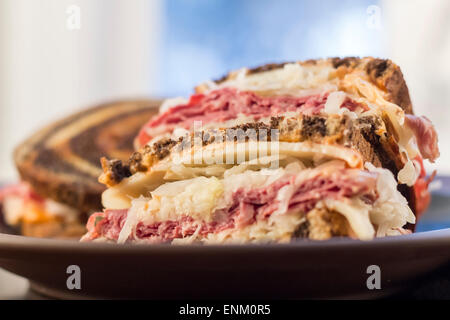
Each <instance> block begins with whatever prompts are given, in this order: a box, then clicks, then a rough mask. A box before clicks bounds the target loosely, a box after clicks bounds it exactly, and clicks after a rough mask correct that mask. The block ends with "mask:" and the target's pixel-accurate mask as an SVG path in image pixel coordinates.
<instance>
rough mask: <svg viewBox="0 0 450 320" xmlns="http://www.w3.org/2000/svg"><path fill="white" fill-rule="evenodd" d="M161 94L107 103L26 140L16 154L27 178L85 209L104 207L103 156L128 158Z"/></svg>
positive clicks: (62, 200) (49, 193)
mask: <svg viewBox="0 0 450 320" xmlns="http://www.w3.org/2000/svg"><path fill="white" fill-rule="evenodd" d="M159 104H160V102H159V101H156V100H134V101H132V100H130V101H120V102H112V103H106V104H103V105H100V106H97V107H94V108H90V109H86V110H84V111H81V112H78V113H76V114H73V115H71V116H68V117H66V118H64V119H62V120H60V121H57V122H55V123H53V124H51V125H49V126H47V127H45V128H43V129H42V130H40V131H39V132H37V133H35V134H34V135H33V136H32V137H30V138H28V139H27V140H25V141H24V142H23V143H21V144H20V145H19V146H18V147H17V148H16V149H15V152H14V160H15V163H16V166H17V168H18V171H19V173H20V176H21V178H22V179H23V180H24V181H26V182H28V183H29V184H30V185H31V186H32V188H33V189H34V191H36V192H37V193H38V194H39V195H41V196H42V197H44V198H51V199H53V200H55V201H57V202H60V203H63V204H67V205H69V206H71V207H73V208H76V209H78V210H80V211H81V212H91V211H95V210H101V208H102V206H101V200H100V199H101V197H100V195H101V193H102V192H103V191H104V189H105V187H104V186H103V185H102V184H100V183H99V182H98V181H97V179H98V177H99V175H100V174H101V173H102V170H101V165H100V158H101V157H104V156H106V157H108V158H117V159H123V160H125V159H128V157H129V156H130V155H131V154H132V152H133V139H134V137H135V136H136V134H137V132H138V131H139V129H140V127H141V126H142V125H143V124H144V123H145V122H146V121H147V120H148V119H149V118H150V117H151V116H152V115H154V114H155V113H156V112H157V108H158V106H159Z"/></svg>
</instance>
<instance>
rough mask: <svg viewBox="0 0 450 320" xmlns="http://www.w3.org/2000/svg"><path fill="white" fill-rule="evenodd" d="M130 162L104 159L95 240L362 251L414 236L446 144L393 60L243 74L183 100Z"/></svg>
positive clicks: (173, 104) (149, 127)
mask: <svg viewBox="0 0 450 320" xmlns="http://www.w3.org/2000/svg"><path fill="white" fill-rule="evenodd" d="M135 145H136V147H137V148H138V151H137V152H135V153H134V154H133V155H132V157H131V158H130V159H129V160H128V161H127V162H122V161H120V160H114V159H111V160H107V159H102V165H103V174H102V175H101V177H100V182H102V183H104V184H105V185H107V187H108V189H107V190H106V191H105V192H104V193H103V195H102V201H103V205H104V207H105V209H104V210H103V211H102V212H98V213H95V214H94V215H92V216H91V217H90V219H89V221H88V224H87V229H88V233H87V234H86V235H85V236H84V237H83V240H85V241H94V240H95V241H113V242H118V243H125V242H133V243H172V244H180V243H197V242H199V243H246V242H287V241H291V240H293V239H296V238H309V239H316V240H322V239H329V238H331V237H335V236H345V237H352V238H357V239H362V240H367V239H372V238H374V237H383V236H388V235H399V234H405V233H408V232H410V229H412V225H413V224H414V223H415V221H416V219H417V217H418V215H419V214H420V213H422V212H423V211H424V210H425V209H426V207H427V205H428V203H429V198H430V196H429V193H428V190H427V188H428V184H429V182H430V181H431V178H430V177H427V176H426V174H425V170H424V167H423V160H424V159H428V160H430V161H431V162H434V160H435V159H436V158H437V157H438V156H439V150H438V147H437V136H436V132H435V130H434V128H433V126H432V124H431V123H430V121H429V120H428V119H427V118H425V117H417V116H415V115H413V112H412V106H411V101H410V97H409V93H408V89H407V86H406V84H405V82H404V80H403V75H402V73H401V71H400V69H399V68H398V66H396V65H395V64H393V63H392V62H391V61H389V60H381V59H374V58H363V59H360V58H345V59H339V58H335V59H326V60H309V61H305V62H295V63H285V64H276V65H266V66H263V67H259V68H256V69H246V68H244V69H241V70H238V71H235V72H232V73H230V74H229V75H227V76H226V77H224V78H222V79H221V80H218V81H214V82H207V83H204V84H202V85H200V86H198V87H197V88H196V93H195V94H194V95H192V96H191V97H190V98H189V99H182V98H176V99H169V100H167V101H166V102H165V103H164V104H163V105H162V106H161V109H160V113H159V114H158V115H156V116H154V117H153V118H151V119H150V121H149V122H148V123H147V124H146V125H145V126H144V127H143V128H142V129H141V132H140V134H139V135H138V137H137V138H136V140H135Z"/></svg>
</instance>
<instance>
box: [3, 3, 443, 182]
mask: <svg viewBox="0 0 450 320" xmlns="http://www.w3.org/2000/svg"><path fill="white" fill-rule="evenodd" d="M368 55H369V56H376V57H387V58H391V59H392V60H394V61H395V62H396V63H397V64H399V65H400V66H401V67H402V69H403V72H404V74H405V77H406V80H407V82H408V84H409V87H410V92H411V95H412V98H413V104H414V107H415V111H416V113H417V114H426V115H427V116H428V117H429V118H431V120H432V121H433V122H434V124H435V125H436V127H437V129H438V132H439V135H440V148H441V158H440V159H439V160H438V162H437V164H436V166H435V167H437V168H438V170H439V172H440V173H448V174H450V154H449V153H448V152H447V150H448V149H449V147H450V59H449V57H450V1H448V0H386V1H383V0H380V1H376V0H347V1H342V0H341V1H336V0H322V1H317V0H314V1H313V0H311V1H309V0H305V1H300V0H278V1H272V0H133V1H125V0H70V1H68V0H0V181H13V180H14V179H16V172H15V169H14V166H13V163H12V160H11V153H12V150H13V148H14V146H15V145H16V144H17V143H18V142H20V141H21V140H22V139H24V138H25V137H27V136H29V135H30V134H32V132H33V131H34V130H36V129H38V128H40V127H42V126H43V125H45V124H46V123H47V122H48V121H50V120H54V119H57V118H59V117H61V116H64V115H66V114H68V113H71V112H73V111H75V110H77V109H80V108H84V107H87V106H90V105H95V104H98V103H101V102H105V101H109V100H113V99H120V98H130V97H148V96H151V97H167V96H180V95H181V96H186V95H189V94H190V93H191V92H192V88H193V86H195V85H196V84H198V83H199V82H202V81H204V80H207V79H211V78H213V79H214V78H218V77H220V76H222V75H223V74H225V73H226V72H227V71H228V70H230V69H235V68H239V67H243V66H256V65H259V64H263V63H268V62H276V61H284V60H300V59H308V58H318V57H330V56H368Z"/></svg>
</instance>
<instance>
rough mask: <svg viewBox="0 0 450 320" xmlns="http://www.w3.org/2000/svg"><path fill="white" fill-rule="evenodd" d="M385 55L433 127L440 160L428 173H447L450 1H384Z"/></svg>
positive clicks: (449, 165) (449, 156)
mask: <svg viewBox="0 0 450 320" xmlns="http://www.w3.org/2000/svg"><path fill="white" fill-rule="evenodd" d="M383 16H384V18H385V25H384V31H385V39H386V40H387V46H386V47H387V48H388V52H387V56H389V57H391V58H392V60H394V61H395V62H396V63H397V64H399V65H400V67H401V68H402V70H403V73H404V75H405V78H406V80H407V83H408V86H409V89H410V94H411V96H412V99H413V107H414V110H415V113H416V114H419V115H426V116H427V117H429V118H430V119H431V121H432V122H433V123H434V125H435V126H436V129H437V131H438V135H439V148H440V151H441V157H440V159H438V160H437V162H436V165H433V166H429V168H433V169H436V168H437V169H438V172H439V173H441V174H443V173H446V174H450V1H449V0H427V1H424V0H395V1H393V0H384V1H383Z"/></svg>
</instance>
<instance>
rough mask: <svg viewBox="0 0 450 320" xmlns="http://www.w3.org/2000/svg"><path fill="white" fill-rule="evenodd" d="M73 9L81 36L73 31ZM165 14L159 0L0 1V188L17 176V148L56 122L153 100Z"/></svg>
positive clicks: (78, 32) (76, 31)
mask: <svg viewBox="0 0 450 320" xmlns="http://www.w3.org/2000/svg"><path fill="white" fill-rule="evenodd" d="M71 5H76V6H78V7H79V8H80V9H81V28H80V29H75V30H70V29H69V28H67V20H68V19H70V14H69V13H67V12H66V10H67V8H68V7H69V6H71ZM160 13H161V5H160V1H159V0H133V1H126V0H69V1H68V0H1V1H0V181H4V180H5V179H7V180H12V179H14V178H15V176H16V173H15V169H14V166H13V163H12V161H11V152H12V150H13V147H14V146H15V145H16V144H17V143H19V142H20V141H21V140H22V139H24V138H25V137H27V136H28V135H30V134H31V133H32V132H33V131H34V130H36V129H38V128H39V127H42V126H43V125H45V124H46V123H47V122H49V121H50V120H53V119H56V118H59V117H61V116H63V115H65V114H67V113H70V112H72V111H74V110H76V109H78V108H82V107H86V106H88V105H91V104H95V103H99V102H104V101H105V100H111V99H115V98H121V97H133V96H143V95H151V94H152V90H151V88H152V83H155V79H154V78H153V77H152V75H154V74H156V73H157V72H156V70H157V67H158V65H157V61H158V57H157V54H158V50H157V49H158V43H159V38H158V35H159V34H160V30H159V28H160ZM70 21H74V20H70ZM72 25H73V24H72Z"/></svg>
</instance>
